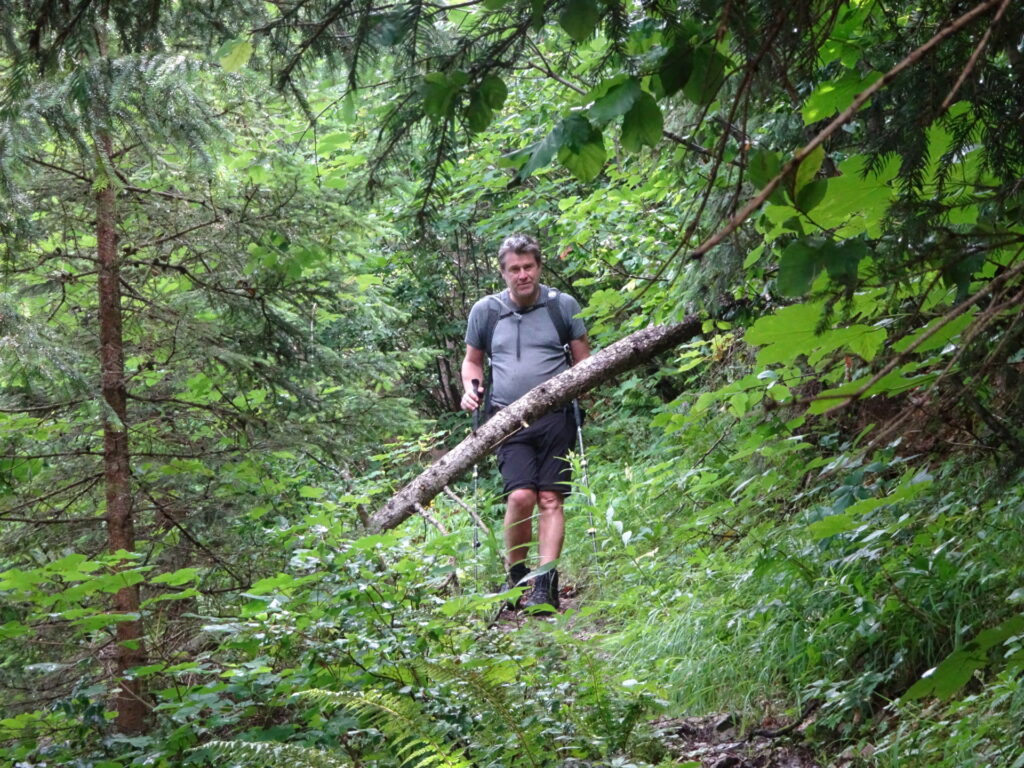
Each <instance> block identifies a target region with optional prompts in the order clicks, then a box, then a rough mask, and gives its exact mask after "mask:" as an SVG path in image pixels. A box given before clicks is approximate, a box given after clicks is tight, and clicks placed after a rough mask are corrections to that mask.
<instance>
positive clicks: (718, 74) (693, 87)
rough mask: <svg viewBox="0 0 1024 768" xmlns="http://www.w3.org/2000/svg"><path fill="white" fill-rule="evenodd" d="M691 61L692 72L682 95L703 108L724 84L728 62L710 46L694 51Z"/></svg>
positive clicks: (712, 99) (713, 98)
mask: <svg viewBox="0 0 1024 768" xmlns="http://www.w3.org/2000/svg"><path fill="white" fill-rule="evenodd" d="M692 61H693V71H692V72H691V73H690V79H689V80H687V81H686V86H685V87H684V88H683V93H684V94H685V96H686V98H688V99H689V100H690V101H692V102H694V103H696V104H700V105H701V106H705V105H707V104H710V103H711V102H712V101H714V100H715V98H716V97H717V96H718V91H719V90H720V89H721V87H722V84H723V83H725V67H726V65H727V64H728V63H729V61H728V59H726V58H725V57H724V56H723V55H722V54H720V53H719V52H718V51H717V50H715V48H713V47H712V46H710V45H702V46H701V47H699V48H697V49H695V50H694V51H693V59H692Z"/></svg>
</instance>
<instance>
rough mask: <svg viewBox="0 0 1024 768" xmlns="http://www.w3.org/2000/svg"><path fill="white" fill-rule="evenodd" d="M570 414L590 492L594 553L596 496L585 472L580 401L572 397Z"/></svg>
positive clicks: (590, 533)
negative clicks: (574, 421) (574, 424)
mask: <svg viewBox="0 0 1024 768" xmlns="http://www.w3.org/2000/svg"><path fill="white" fill-rule="evenodd" d="M572 415H573V418H574V419H575V420H576V440H577V441H578V442H579V445H580V469H581V470H582V471H583V484H584V485H585V486H587V493H589V494H590V506H589V507H587V517H588V518H589V519H590V530H588V531H587V534H588V535H589V536H590V543H591V544H593V545H594V554H595V555H596V554H597V529H596V528H595V527H594V507H596V506H597V497H595V496H594V489H593V488H591V487H590V475H589V473H588V472H587V454H586V453H584V452H583V418H582V417H583V414H582V413H581V411H580V401H579V400H577V399H573V401H572Z"/></svg>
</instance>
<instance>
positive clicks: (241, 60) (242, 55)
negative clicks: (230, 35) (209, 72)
mask: <svg viewBox="0 0 1024 768" xmlns="http://www.w3.org/2000/svg"><path fill="white" fill-rule="evenodd" d="M252 52H253V47H252V43H250V42H249V41H248V40H245V39H243V38H238V39H236V40H229V41H228V42H226V43H224V45H222V46H221V47H220V50H219V51H217V61H218V62H219V63H220V65H221V66H222V67H224V69H225V70H226V71H227V72H237V71H238V70H240V69H241V68H242V67H244V66H245V65H246V64H248V63H249V57H250V56H252Z"/></svg>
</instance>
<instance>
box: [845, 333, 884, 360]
mask: <svg viewBox="0 0 1024 768" xmlns="http://www.w3.org/2000/svg"><path fill="white" fill-rule="evenodd" d="M854 330H855V331H859V333H856V335H854V336H853V337H852V338H850V339H849V340H848V341H847V342H846V346H847V347H848V348H849V349H850V351H851V352H853V353H854V354H855V355H857V356H858V357H860V358H861V359H862V360H864V362H867V363H870V362H871V361H872V360H874V359H875V357H876V356H877V355H878V353H879V352H880V351H881V349H882V346H883V345H884V344H885V340H886V338H887V337H888V334H887V333H886V332H885V329H884V328H879V327H877V326H867V325H856V326H854V327H853V328H851V331H854Z"/></svg>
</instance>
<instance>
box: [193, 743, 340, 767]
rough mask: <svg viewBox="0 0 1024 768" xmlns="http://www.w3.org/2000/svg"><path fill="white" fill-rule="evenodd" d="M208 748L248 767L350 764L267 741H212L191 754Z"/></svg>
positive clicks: (321, 752) (307, 749)
mask: <svg viewBox="0 0 1024 768" xmlns="http://www.w3.org/2000/svg"><path fill="white" fill-rule="evenodd" d="M199 749H208V750H210V751H211V752H213V753H214V754H215V755H217V756H219V757H224V758H227V759H228V760H231V761H233V762H237V763H239V764H241V765H245V766H273V768H277V766H282V765H288V766H292V767H293V768H342V766H348V765H351V761H350V760H348V759H347V758H343V757H340V756H337V755H332V754H331V753H330V752H325V751H324V750H322V749H314V748H313V747H302V746H299V745H298V744H278V743H275V742H267V741H211V742H209V743H208V744H204V745H203V746H202V747H196V748H195V749H193V750H191V751H193V752H194V751H196V750H199Z"/></svg>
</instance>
